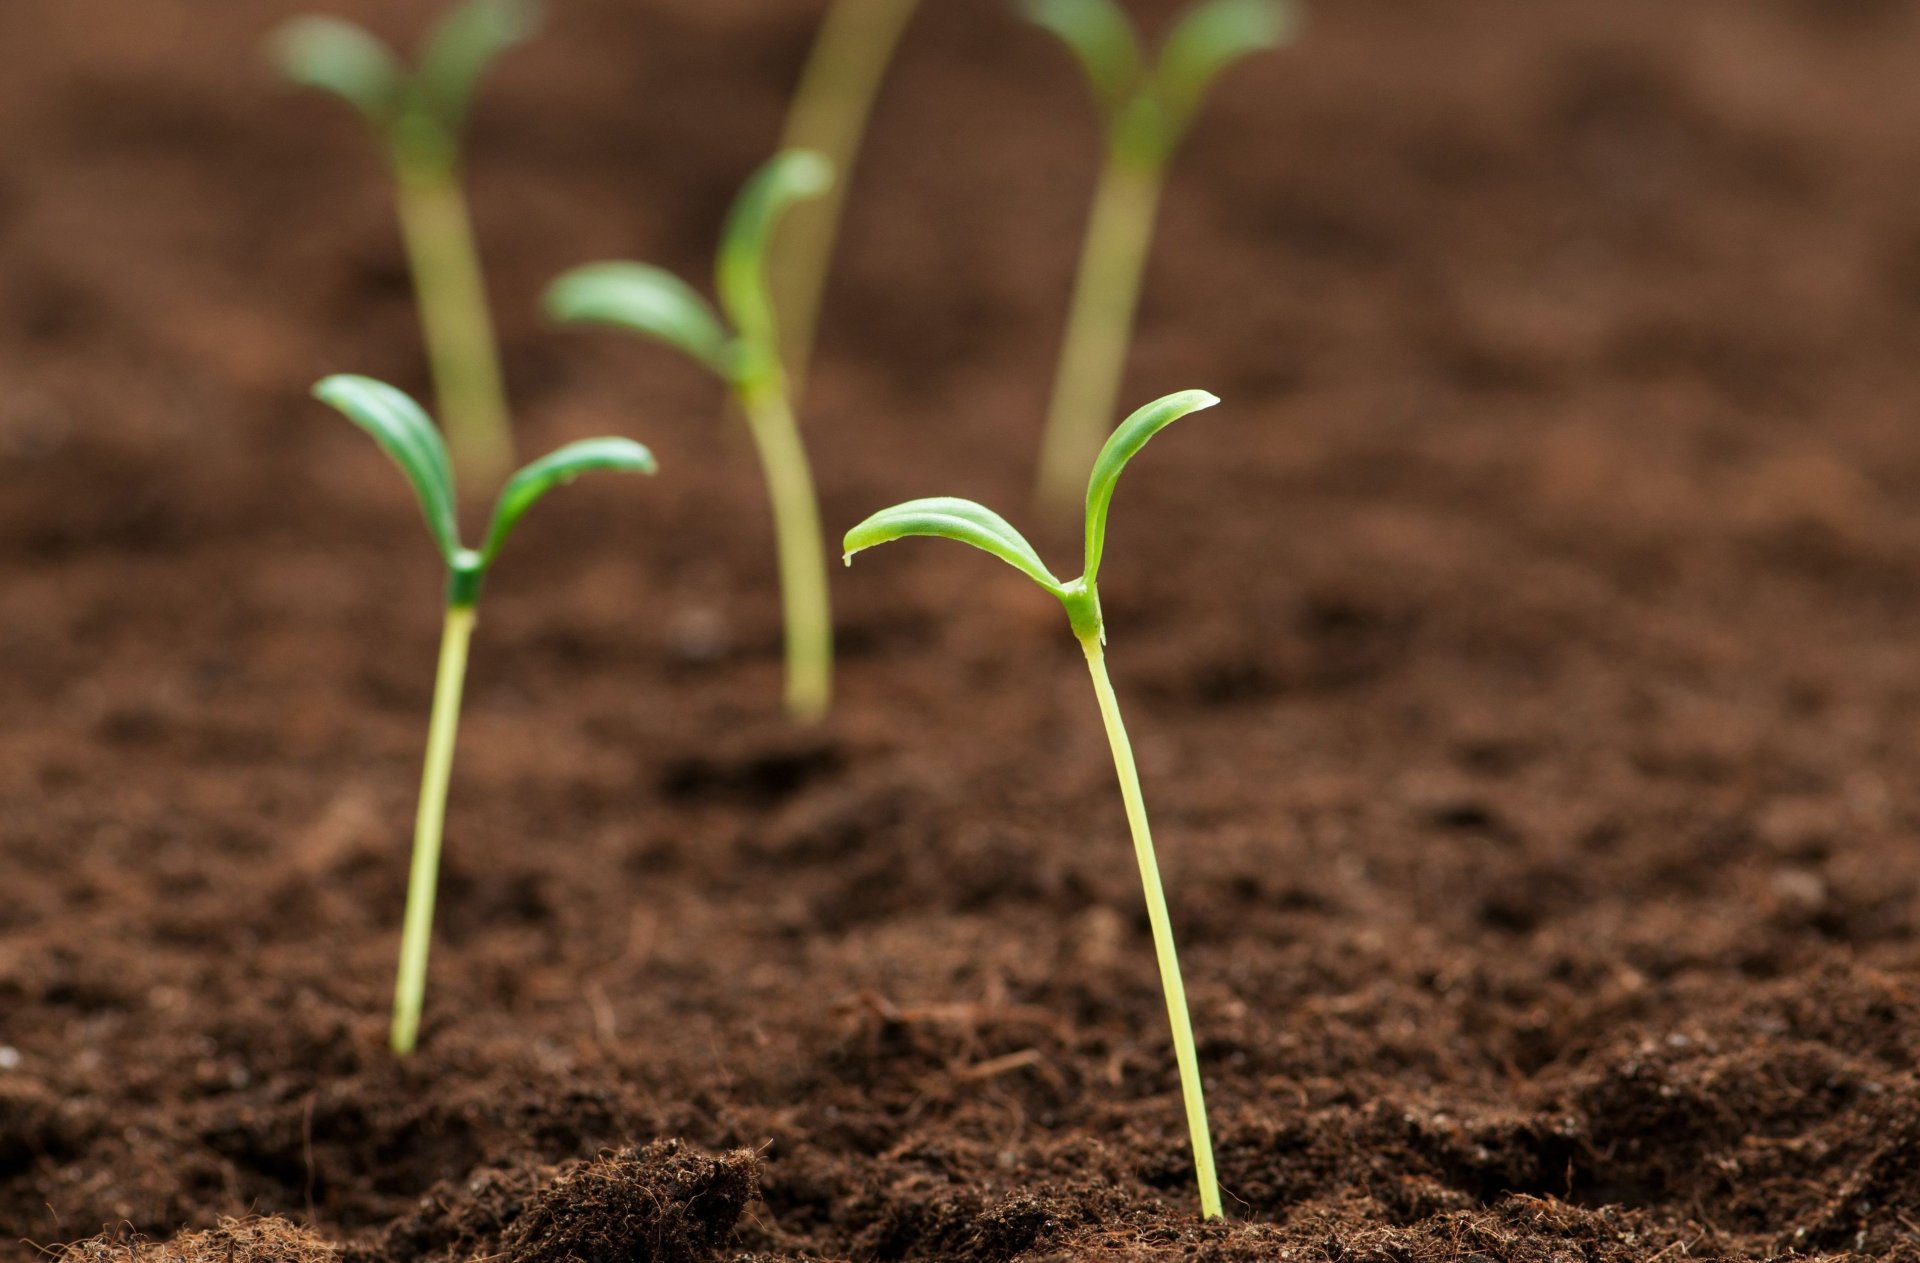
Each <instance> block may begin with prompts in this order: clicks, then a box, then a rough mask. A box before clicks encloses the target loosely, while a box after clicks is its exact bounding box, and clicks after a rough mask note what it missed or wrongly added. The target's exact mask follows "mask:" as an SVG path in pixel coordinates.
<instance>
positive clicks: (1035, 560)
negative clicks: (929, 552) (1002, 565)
mask: <svg viewBox="0 0 1920 1263" xmlns="http://www.w3.org/2000/svg"><path fill="white" fill-rule="evenodd" d="M909 536H926V537H929V538H933V539H953V540H958V541H960V542H961V543H963V544H971V545H973V546H974V547H975V548H978V549H980V550H981V551H983V552H989V553H992V554H993V555H994V556H996V557H998V558H999V559H1000V560H1002V561H1004V562H1006V563H1007V564H1008V565H1009V566H1012V567H1013V568H1014V569H1015V570H1018V571H1019V572H1020V573H1021V574H1024V575H1026V576H1027V577H1028V578H1029V579H1032V580H1033V581H1034V582H1035V583H1037V584H1039V585H1040V586H1041V587H1043V588H1045V589H1046V590H1047V591H1049V592H1051V593H1053V594H1054V595H1055V596H1059V595H1061V593H1062V591H1063V590H1064V585H1063V584H1062V583H1061V582H1060V580H1058V579H1056V578H1054V576H1053V572H1052V571H1051V570H1048V569H1047V566H1046V563H1045V562H1043V561H1041V560H1040V554H1039V553H1037V552H1035V551H1034V548H1033V545H1032V544H1029V543H1028V542H1027V541H1026V538H1025V537H1024V536H1023V535H1021V534H1020V532H1019V531H1016V530H1014V529H1013V527H1012V525H1011V524H1009V523H1008V521H1007V520H1006V519H1005V518H1003V517H1001V516H1000V515H999V514H998V513H995V512H994V511H993V510H992V509H989V508H987V507H986V506H985V505H983V504H976V503H974V502H973V501H972V500H960V499H956V498H954V497H952V496H934V497H931V498H929V499H925V500H909V501H907V502H906V503H905V504H896V505H894V506H893V507H892V508H890V509H882V510H880V511H879V512H878V513H876V514H874V515H873V516H872V517H870V518H868V519H867V520H866V521H864V522H862V523H860V525H858V526H856V527H854V528H853V529H852V530H850V531H848V532H847V537H846V540H845V542H844V545H843V548H844V559H845V561H846V563H847V564H848V565H852V564H853V555H854V554H855V553H857V552H860V551H861V550H863V549H867V548H872V547H873V546H874V545H875V544H885V543H890V542H891V541H893V540H896V539H905V538H907V537H909Z"/></svg>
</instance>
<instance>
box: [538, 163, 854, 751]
mask: <svg viewBox="0 0 1920 1263" xmlns="http://www.w3.org/2000/svg"><path fill="white" fill-rule="evenodd" d="M832 183H833V165H832V164H831V163H829V162H828V161H827V160H826V158H825V157H823V156H822V155H820V154H817V153H814V152H812V151H811V150H805V149H797V150H786V151H784V152H781V153H779V154H776V155H774V157H773V158H772V160H771V161H769V162H768V163H767V164H766V165H765V166H763V167H761V168H760V170H759V171H757V172H755V173H754V175H753V177H752V178H751V179H749V180H748V181H747V184H746V187H744V188H743V189H741V191H740V196H739V197H738V198H737V199H736V200H735V201H734V204H733V212H732V214H731V215H730V216H729V217H728V219H727V225H726V228H725V229H724V230H723V231H722V233H721V236H720V252H719V257H718V260H717V262H716V264H715V269H714V271H715V282H714V288H715V291H716V292H717V293H718V295H719V298H720V308H721V311H724V312H725V313H726V318H725V320H723V319H722V317H721V314H720V312H718V311H715V310H714V308H713V306H712V305H711V304H709V303H708V302H707V301H706V299H704V298H702V297H701V296H700V295H699V293H698V292H696V291H695V290H694V288H693V287H692V286H690V285H688V284H687V283H686V282H685V281H683V280H681V279H680V278H679V277H677V276H675V275H673V274H672V273H671V272H667V271H665V270H663V269H661V268H657V267H654V266H653V265H651V264H647V263H589V264H587V265H585V266H583V267H578V268H575V269H573V270H572V271H570V272H568V273H566V274H565V275H564V276H562V277H560V278H559V279H558V280H556V281H554V283H553V284H552V285H551V286H550V287H549V288H548V290H547V296H546V307H547V312H548V314H549V315H551V316H552V317H553V318H554V319H556V320H564V321H572V322H580V323H589V324H600V325H610V326H612V327H614V328H617V329H626V330H628V331H630V332H633V333H639V334H644V335H646V336H647V337H651V338H655V339H658V340H659V341H661V342H665V343H667V344H668V345H669V346H672V347H675V348H677V349H679V350H680V351H683V352H685V353H686V354H687V355H689V356H691V357H692V358H693V359H694V360H696V361H698V362H699V363H701V364H704V365H705V366H706V367H707V368H708V369H709V370H711V371H712V372H713V373H714V375H715V376H717V377H719V378H720V380H721V381H723V382H725V383H726V384H727V387H728V389H730V390H731V391H732V392H733V396H734V398H735V400H737V401H738V403H739V406H740V411H741V413H742V415H743V416H745V418H746V422H747V430H748V432H749V433H751V434H752V435H753V442H754V447H755V448H756V450H757V451H758V453H759V456H760V468H761V472H762V473H763V474H764V476H765V477H766V480H767V496H768V499H769V501H770V502H771V503H772V506H773V526H774V535H775V542H776V544H777V547H778V550H779V558H780V595H781V604H782V606H783V608H784V612H785V621H786V644H787V709H788V710H789V711H790V712H791V713H792V714H793V716H794V717H795V718H797V719H801V720H804V721H813V720H817V719H819V718H820V717H821V716H823V715H824V714H826V710H827V704H828V702H829V701H830V700H831V699H832V694H833V619H832V612H831V610H830V608H829V606H828V603H827V563H826V544H825V540H824V539H823V537H822V535H821V533H820V506H819V504H818V503H817V501H816V500H815V498H814V491H813V475H812V473H811V472H810V471H809V469H808V467H807V450H806V447H805V445H804V444H802V443H801V441H800V428H799V425H798V424H797V423H796V421H795V419H794V412H793V402H792V398H791V395H790V392H789V390H788V386H787V374H786V371H785V370H784V369H783V368H782V367H781V364H780V325H779V320H778V319H777V318H776V316H775V312H774V305H773V299H772V297H771V296H770V295H769V293H768V291H767V247H768V242H769V240H770V238H771V237H772V234H773V230H774V227H775V225H776V224H777V223H778V222H779V220H780V217H781V215H782V213H783V212H784V211H786V210H787V208H788V207H790V206H792V205H793V204H795V203H797V202H801V201H805V200H807V199H809V198H815V197H818V196H820V195H821V194H822V193H824V192H825V191H826V190H827V188H828V186H829V185H831V184H832ZM729 323H730V324H731V326H732V327H731V328H729V327H728V324H729Z"/></svg>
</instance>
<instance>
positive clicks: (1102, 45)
mask: <svg viewBox="0 0 1920 1263" xmlns="http://www.w3.org/2000/svg"><path fill="white" fill-rule="evenodd" d="M1022 8H1023V9H1024V11H1025V12H1026V15H1027V18H1028V20H1029V21H1031V22H1033V23H1035V24H1036V25H1038V26H1043V27H1045V28H1046V29H1047V30H1049V31H1052V32H1053V33H1054V34H1055V35H1057V36H1059V37H1060V40H1061V42H1062V43H1064V44H1065V45H1066V46H1067V47H1068V49H1070V50H1071V51H1072V53H1073V55H1074V57H1076V58H1077V59H1078V60H1079V62H1080V68H1081V69H1082V70H1084V71H1085V72H1086V75H1087V83H1088V84H1089V85H1090V86H1091V87H1092V88H1093V95H1094V98H1095V99H1096V100H1097V101H1099V102H1100V108H1101V109H1102V110H1103V111H1105V112H1106V113H1108V114H1111V113H1113V112H1114V111H1116V110H1118V109H1119V108H1120V106H1121V104H1122V103H1123V102H1124V101H1125V100H1126V98H1127V97H1128V96H1130V95H1131V94H1132V93H1133V91H1134V89H1135V88H1136V87H1138V86H1139V82H1140V72H1141V60H1142V59H1141V55H1140V36H1139V34H1138V33H1137V32H1136V31H1135V30H1134V26H1133V21H1132V19H1131V18H1129V17H1128V16H1127V15H1126V12H1125V10H1123V9H1121V7H1120V6H1119V5H1118V4H1115V3H1114V0H1026V3H1025V4H1024V5H1023V6H1022Z"/></svg>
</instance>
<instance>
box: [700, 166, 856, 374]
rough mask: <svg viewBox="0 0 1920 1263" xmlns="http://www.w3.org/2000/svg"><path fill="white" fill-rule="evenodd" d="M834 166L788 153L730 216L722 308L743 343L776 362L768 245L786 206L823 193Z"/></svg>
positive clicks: (723, 248)
mask: <svg viewBox="0 0 1920 1263" xmlns="http://www.w3.org/2000/svg"><path fill="white" fill-rule="evenodd" d="M832 185H833V163H832V162H830V161H828V159H827V157H826V155H825V154H822V153H818V152H816V151H814V150H812V149H784V150H782V151H781V152H779V153H777V154H775V155H774V156H773V157H772V158H771V159H769V160H768V161H767V163H766V165H764V166H762V167H761V168H760V169H759V170H758V171H756V172H754V173H753V176H752V178H750V179H749V180H748V181H747V183H746V186H745V187H744V188H742V189H741V190H740V196H739V197H738V198H736V199H735V200H734V203H733V210H732V212H731V213H730V214H729V215H728V216H727V226H726V228H725V230H724V231H723V232H722V233H721V236H720V254H719V258H718V261H717V262H716V264H715V288H716V290H717V291H718V292H719V295H720V306H721V309H722V310H724V311H725V312H726V313H727V316H728V318H729V319H731V320H732V321H733V328H734V332H735V333H737V334H739V335H740V340H741V341H742V342H744V343H745V344H746V345H747V346H748V347H749V348H750V349H752V350H753V351H754V352H755V353H756V354H758V355H760V356H761V357H762V358H765V357H767V356H774V357H776V358H774V359H773V360H772V361H771V362H773V363H777V362H778V360H777V355H778V346H777V343H778V338H779V327H778V325H777V324H776V323H775V313H774V310H773V298H772V297H771V295H770V294H769V293H768V292H767V266H766V265H767V246H768V243H769V242H770V241H771V240H772V238H773V230H774V227H775V226H776V225H777V224H778V223H779V222H780V216H781V214H782V213H783V212H785V210H786V209H787V207H789V206H791V205H793V204H794V203H795V202H801V201H805V200H807V199H808V198H814V197H818V196H820V195H821V194H822V193H825V192H826V191H827V189H828V188H830V187H832Z"/></svg>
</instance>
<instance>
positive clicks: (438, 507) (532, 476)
mask: <svg viewBox="0 0 1920 1263" xmlns="http://www.w3.org/2000/svg"><path fill="white" fill-rule="evenodd" d="M313 393H314V397H315V398H317V399H319V400H321V401H322V402H323V403H327V404H330V405H332V406H333V407H334V408H337V409H338V410H339V411H340V412H341V413H343V414H344V415H345V416H346V418H347V420H349V421H351V422H353V423H354V424H355V425H357V426H359V427H360V428H361V429H363V430H365V431H366V432H367V433H369V434H371V435H372V436H373V438H374V441H375V442H377V443H379V444H380V446H381V447H382V448H383V449H385V451H386V453H387V455H389V456H391V457H392V458H393V459H394V461H395V463H397V464H398V465H399V466H400V469H401V471H402V472H404V473H405V474H406V476H407V480H408V481H409V482H411V483H412V484H413V490H414V492H415V494H417V495H418V496H419V497H420V507H421V509H422V510H423V511H424V512H425V514H426V518H427V530H428V531H429V532H431V533H432V535H433V541H434V543H435V544H437V545H438V546H439V548H440V557H441V559H442V560H443V561H445V562H446V565H447V611H446V621H445V625H444V628H443V631H442V633H441V639H440V668H439V672H438V674H437V675H436V677H435V680H434V686H433V719H432V721H431V723H430V724H429V726H428V728H427V761H426V769H425V771H424V772H423V773H422V774H421V777H420V809H419V814H418V816H417V817H416V818H415V821H414V831H413V869H412V874H411V876H410V877H409V878H408V880H407V912H406V921H405V924H404V926H403V928H402V930H401V934H400V970H399V976H398V978H397V980H396V982H395V984H394V995H393V1028H392V1035H391V1044H392V1047H393V1051H394V1052H396V1053H399V1054H402V1055H405V1054H407V1053H410V1052H412V1051H413V1047H414V1044H415V1043H416V1042H417V1040H418V1038H419V1034H420V1006H421V1002H422V1000H423V998H424V997H425V995H426V987H427V948H428V945H429V943H430V941H431V939H432V936H433V896H434V889H435V887H436V886H437V885H438V883H439V871H440V835H441V829H442V826H443V825H444V824H445V822H446V815H447V780H448V777H449V776H450V774H451V773H452V770H453V744H454V736H455V733H456V732H457V730H458V729H459V726H460V692H461V688H462V686H463V684H464V683H465V681H466V674H467V642H468V641H469V639H470V638H471V637H472V635H473V620H474V605H475V603H476V602H477V601H478V600H479V599H480V585H481V583H482V581H483V580H484V579H485V578H486V575H487V571H488V570H489V569H490V568H491V567H492V566H493V563H494V559H495V558H497V557H498V556H499V555H500V545H501V544H503V543H505V542H506V538H507V535H508V533H509V532H511V531H512V530H513V527H514V524H515V523H517V522H519V520H520V518H521V515H522V514H524V513H525V512H526V511H527V510H528V509H529V508H530V507H532V505H533V503H534V501H536V500H538V499H539V498H540V497H541V496H544V495H545V494H546V493H547V492H549V491H551V490H552V489H553V488H554V487H556V486H559V485H560V484H562V483H568V482H572V481H573V480H574V479H575V478H578V477H579V476H580V475H581V474H585V473H591V472H594V471H597V470H615V471H624V472H629V473H642V474H650V473H652V472H653V471H654V461H653V454H652V453H651V452H649V451H647V449H646V448H644V447H642V446H640V445H639V444H638V443H635V442H633V441H632V440H630V439H620V438H599V439H583V440H582V441H580V442H578V443H569V444H567V445H566V446H565V447H562V448H559V449H558V450H556V451H553V452H550V453H548V454H547V455H545V456H542V457H541V458H540V459H539V460H537V461H534V462H533V463H532V464H530V465H528V466H527V467H526V468H524V469H522V470H520V472H518V473H516V474H515V475H513V477H512V478H509V479H508V480H507V484H506V486H505V487H504V488H503V489H502V490H501V492H500V498H499V500H498V502H496V504H495V505H494V510H493V520H492V523H491V524H490V525H489V526H488V527H487V534H486V538H485V542H484V543H483V544H482V545H481V546H480V548H479V549H477V550H476V549H472V548H466V547H463V546H462V545H461V543H460V528H459V524H458V522H457V520H456V518H455V516H454V505H455V500H454V481H453V470H452V468H451V466H450V464H449V462H448V460H447V448H446V444H445V443H443V442H442V441H441V439H440V432H439V431H438V430H436V429H434V428H433V422H432V421H431V420H429V419H428V418H427V414H426V413H425V412H423V411H421V409H420V405H419V404H417V403H415V402H414V401H413V400H412V399H410V398H408V397H407V396H406V395H405V394H402V393H401V392H400V391H398V390H395V389H394V388H393V387H391V386H388V385H386V384H385V383H383V382H377V381H374V380H373V379H372V378H370V377H350V376H335V377H329V378H327V379H326V380H324V381H322V382H321V383H320V384H319V385H317V386H315V387H314V388H313Z"/></svg>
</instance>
